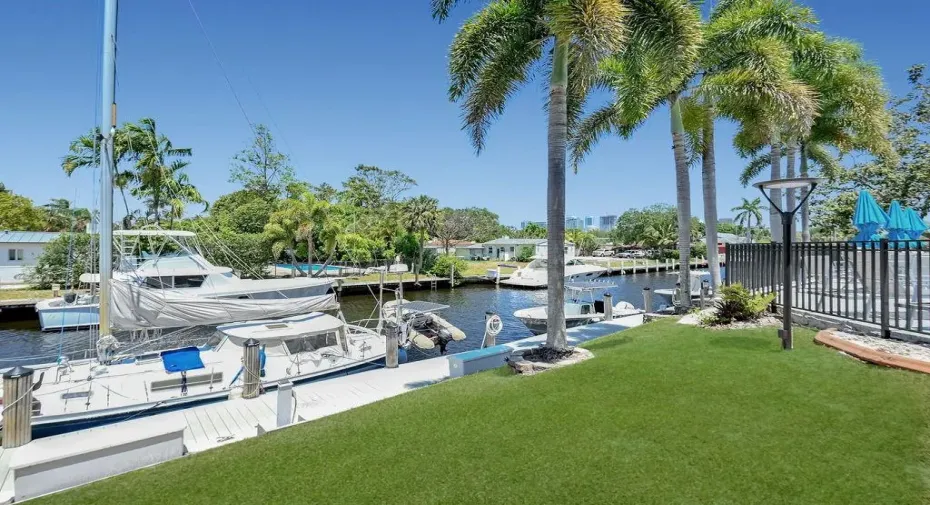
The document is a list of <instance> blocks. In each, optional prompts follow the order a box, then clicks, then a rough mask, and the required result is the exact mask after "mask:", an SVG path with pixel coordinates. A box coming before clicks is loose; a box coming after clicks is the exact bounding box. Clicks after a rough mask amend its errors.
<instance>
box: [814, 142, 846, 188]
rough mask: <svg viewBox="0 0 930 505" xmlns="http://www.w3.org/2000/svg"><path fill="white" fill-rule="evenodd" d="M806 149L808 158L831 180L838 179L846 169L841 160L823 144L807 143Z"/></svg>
mask: <svg viewBox="0 0 930 505" xmlns="http://www.w3.org/2000/svg"><path fill="white" fill-rule="evenodd" d="M805 150H806V151H807V159H809V160H810V161H811V162H812V163H814V165H816V166H817V167H818V168H819V169H820V174H821V175H822V176H823V177H826V178H827V179H829V180H830V181H835V180H837V179H838V178H839V176H840V173H842V172H843V170H845V169H844V168H843V165H842V164H841V163H840V160H839V159H837V157H836V156H834V155H833V154H832V153H831V152H830V150H829V149H827V148H826V147H825V146H823V145H822V144H817V143H811V144H807V146H806V149H805Z"/></svg>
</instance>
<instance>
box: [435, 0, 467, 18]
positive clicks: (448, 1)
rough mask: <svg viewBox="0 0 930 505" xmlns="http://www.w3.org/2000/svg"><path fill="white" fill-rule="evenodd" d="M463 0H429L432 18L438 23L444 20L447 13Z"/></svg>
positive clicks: (447, 15)
mask: <svg viewBox="0 0 930 505" xmlns="http://www.w3.org/2000/svg"><path fill="white" fill-rule="evenodd" d="M463 1H464V0H430V8H431V9H432V11H433V19H436V20H437V21H439V22H440V23H441V22H443V21H445V20H446V18H447V17H449V13H450V12H452V8H453V7H455V6H456V4H458V3H461V2H463Z"/></svg>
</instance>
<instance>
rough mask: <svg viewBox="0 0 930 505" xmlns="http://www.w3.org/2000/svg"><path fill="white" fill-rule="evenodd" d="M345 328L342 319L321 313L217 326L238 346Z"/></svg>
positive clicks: (321, 333) (281, 340)
mask: <svg viewBox="0 0 930 505" xmlns="http://www.w3.org/2000/svg"><path fill="white" fill-rule="evenodd" d="M344 326H345V323H343V322H342V320H341V319H339V318H338V317H335V316H331V315H329V314H323V313H321V312H311V313H309V314H303V315H300V316H293V317H284V318H281V319H266V320H264V321H245V322H242V323H230V324H222V325H220V326H217V327H216V329H217V330H219V331H221V332H222V333H223V334H224V335H226V336H227V337H229V340H230V341H232V343H234V344H236V345H240V346H241V345H242V343H243V342H245V341H246V340H248V339H250V338H254V339H255V340H258V341H259V342H261V343H264V344H268V343H271V342H274V343H277V342H283V341H285V340H292V339H295V338H303V337H308V336H311V335H323V334H326V333H334V332H338V331H340V330H341V329H342V328H343V327H344Z"/></svg>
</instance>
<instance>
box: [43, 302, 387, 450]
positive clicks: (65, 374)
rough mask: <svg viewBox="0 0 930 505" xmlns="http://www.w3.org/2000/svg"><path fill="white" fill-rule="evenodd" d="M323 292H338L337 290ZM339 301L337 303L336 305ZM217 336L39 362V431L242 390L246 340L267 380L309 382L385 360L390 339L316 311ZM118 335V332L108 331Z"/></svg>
mask: <svg viewBox="0 0 930 505" xmlns="http://www.w3.org/2000/svg"><path fill="white" fill-rule="evenodd" d="M324 298H330V299H331V298H332V295H329V296H326V297H324ZM337 306H338V305H337ZM217 330H218V331H217V334H216V335H214V338H213V341H212V342H210V343H208V344H206V345H204V346H201V347H183V348H178V349H169V350H165V351H160V352H151V353H146V354H140V355H133V354H132V353H126V354H119V353H118V349H117V348H115V346H116V345H118V344H114V343H113V342H115V340H111V341H109V343H108V342H104V341H101V342H99V343H98V349H97V351H98V357H97V358H96V359H88V360H81V361H72V362H68V361H67V360H62V361H61V362H58V363H50V364H47V365H40V366H36V367H33V368H34V370H35V372H36V377H37V379H36V381H37V382H38V383H39V386H38V387H37V388H36V389H37V390H36V391H35V393H34V400H33V414H32V426H33V436H34V437H36V438H38V437H42V436H48V435H54V434H58V433H65V432H69V431H74V430H77V429H83V428H88V427H91V426H96V425H102V424H108V423H112V422H118V421H121V420H124V419H128V418H130V417H136V416H139V415H149V414H154V413H158V412H161V411H164V410H170V409H177V408H183V407H186V406H190V405H194V404H199V403H204V402H210V401H216V400H225V399H227V398H229V397H230V396H231V395H236V394H240V388H241V386H242V384H243V377H242V375H243V373H242V357H243V348H242V345H243V343H244V342H245V341H246V340H248V339H250V338H251V339H255V340H257V341H258V342H259V344H260V356H261V363H262V365H261V369H262V373H261V377H262V378H261V382H262V385H263V387H264V388H266V389H273V388H275V387H277V384H278V382H279V381H281V380H284V379H287V380H290V381H292V382H307V381H312V380H319V379H324V378H328V377H332V376H335V375H345V374H349V373H355V372H359V371H362V370H367V369H370V368H375V367H377V366H380V364H379V362H381V363H383V360H384V356H385V339H384V337H383V336H381V335H380V334H379V333H378V332H376V331H374V330H370V329H367V328H363V327H361V326H356V325H352V324H347V323H345V322H344V321H343V320H342V319H341V318H340V317H336V316H332V315H329V314H324V313H321V312H312V313H309V314H304V315H300V316H294V317H288V318H283V319H276V320H264V321H246V322H240V323H231V324H225V325H220V326H218V327H217ZM110 338H112V337H110Z"/></svg>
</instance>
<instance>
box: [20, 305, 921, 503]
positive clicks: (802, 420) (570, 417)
mask: <svg viewBox="0 0 930 505" xmlns="http://www.w3.org/2000/svg"><path fill="white" fill-rule="evenodd" d="M812 337H813V333H812V332H810V331H797V333H796V337H795V338H796V347H797V348H796V349H795V350H794V351H791V352H783V351H781V350H780V349H779V344H778V340H777V338H776V336H775V329H765V330H755V331H709V330H702V329H697V328H693V327H686V326H683V325H677V324H674V323H673V322H671V321H660V322H656V323H651V324H649V325H645V326H642V327H640V328H636V329H633V330H629V331H626V332H623V333H621V334H617V335H614V336H611V337H607V338H604V339H601V340H598V341H596V342H592V343H589V344H588V345H587V347H588V348H589V349H591V350H592V351H593V352H594V353H595V355H596V357H595V358H594V359H592V360H589V361H587V362H585V363H582V364H580V365H576V366H573V367H570V368H566V369H562V370H557V371H554V372H549V373H546V374H543V375H539V376H535V377H515V376H510V375H509V374H508V373H505V371H504V370H494V371H490V372H486V373H482V374H478V375H474V376H470V377H467V378H464V379H460V380H454V381H449V382H447V383H444V384H440V385H436V386H433V387H429V388H426V389H423V390H420V391H415V392H412V393H410V394H406V395H403V396H400V397H396V398H393V399H390V400H386V401H383V402H380V403H377V404H373V405H369V406H367V407H363V408H360V409H357V410H354V411H350V412H346V413H342V414H339V415H335V416H332V417H329V418H326V419H322V420H320V421H316V422H312V423H309V424H305V425H301V426H298V427H295V428H290V429H286V430H283V431H280V432H276V433H272V434H269V435H265V436H263V437H260V438H256V439H251V440H248V441H244V442H239V443H236V444H233V445H230V446H226V447H222V448H219V449H216V450H212V451H208V452H206V453H202V454H198V455H195V456H192V457H187V458H183V459H181V460H179V461H175V462H171V463H168V464H165V465H162V466H159V467H155V468H151V469H146V470H142V471H139V472H135V473H132V474H128V475H123V476H120V477H116V478H113V479H109V480H106V481H103V482H99V483H96V484H92V485H89V486H86V487H83V488H79V489H77V490H73V491H69V492H66V493H63V494H59V495H54V496H52V497H49V498H46V499H44V500H38V501H37V502H36V503H62V504H64V503H68V504H75V503H87V504H91V503H133V504H137V503H152V504H163V503H167V502H174V501H177V502H183V503H185V504H215V503H256V504H259V503H261V504H266V503H276V504H277V503H339V504H348V503H353V504H355V503H370V504H381V503H404V504H407V503H417V504H419V503H450V504H475V503H560V504H561V503H590V504H606V503H628V504H662V505H668V504H710V503H713V504H733V505H745V504H755V503H758V504H784V503H795V504H844V505H851V504H869V505H872V504H877V503H881V504H883V505H884V504H897V503H901V504H917V503H927V499H928V497H930V495H928V485H930V466H928V453H927V449H928V444H927V442H928V427H930V426H928V425H930V378H928V377H926V376H923V375H918V374H915V373H909V372H904V371H898V370H891V369H882V368H878V367H873V366H869V365H864V364H862V363H859V362H857V361H854V360H852V359H850V358H847V357H844V356H842V355H840V354H838V353H836V352H834V351H831V350H829V349H826V348H823V347H818V346H815V345H814V344H813V343H812V342H811V338H812Z"/></svg>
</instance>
